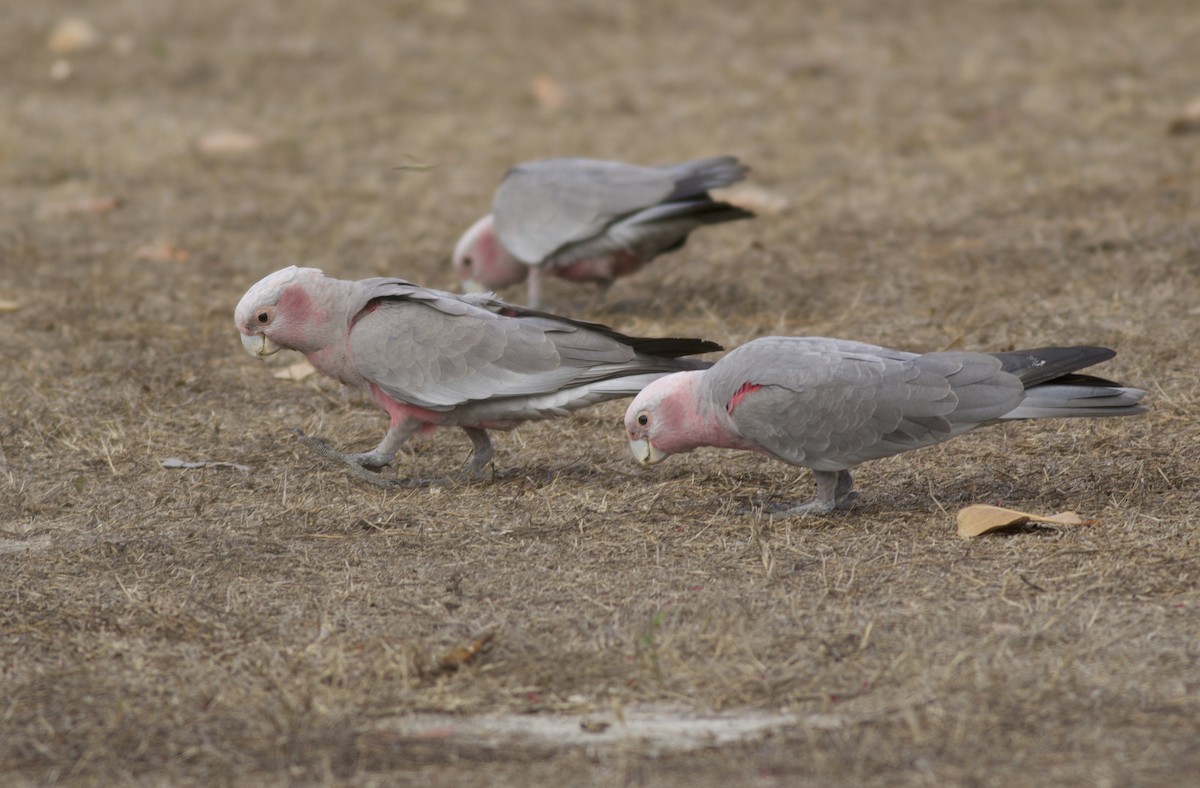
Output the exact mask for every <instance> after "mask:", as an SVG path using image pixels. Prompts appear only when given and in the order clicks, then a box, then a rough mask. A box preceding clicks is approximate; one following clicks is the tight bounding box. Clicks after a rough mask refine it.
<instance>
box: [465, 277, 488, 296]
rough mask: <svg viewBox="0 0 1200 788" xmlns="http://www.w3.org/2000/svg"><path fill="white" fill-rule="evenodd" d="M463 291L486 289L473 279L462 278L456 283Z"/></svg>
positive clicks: (475, 291) (472, 291) (482, 291)
mask: <svg viewBox="0 0 1200 788" xmlns="http://www.w3.org/2000/svg"><path fill="white" fill-rule="evenodd" d="M458 286H459V287H460V288H461V289H462V291H463V292H464V293H486V292H487V291H488V289H487V288H486V287H484V286H483V285H481V284H480V283H479V282H476V281H475V280H474V279H464V280H462V282H460V283H459V285H458Z"/></svg>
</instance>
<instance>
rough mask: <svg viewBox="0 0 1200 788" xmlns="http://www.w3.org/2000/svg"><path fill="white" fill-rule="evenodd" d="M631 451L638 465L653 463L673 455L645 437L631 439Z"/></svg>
mask: <svg viewBox="0 0 1200 788" xmlns="http://www.w3.org/2000/svg"><path fill="white" fill-rule="evenodd" d="M629 451H631V452H632V453H633V459H634V460H636V461H637V464H638V465H653V464H655V463H656V462H662V461H663V460H665V459H667V458H668V457H670V456H671V455H670V454H668V453H667V452H665V451H663V450H662V449H659V448H657V447H655V446H654V445H653V444H652V443H650V441H648V440H646V439H644V438H639V439H637V440H631V441H630V442H629Z"/></svg>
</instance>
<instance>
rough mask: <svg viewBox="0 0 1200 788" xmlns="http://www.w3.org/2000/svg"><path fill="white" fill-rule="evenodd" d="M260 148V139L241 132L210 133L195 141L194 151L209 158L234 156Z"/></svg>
mask: <svg viewBox="0 0 1200 788" xmlns="http://www.w3.org/2000/svg"><path fill="white" fill-rule="evenodd" d="M261 147H262V140H261V139H259V138H258V137H255V136H254V135H253V134H246V133H244V132H241V131H211V132H209V133H208V134H205V135H204V136H203V137H201V138H200V139H198V140H196V150H198V151H200V152H201V153H205V154H208V155H210V156H236V155H240V154H245V153H253V152H255V151H257V150H258V149H260V148H261Z"/></svg>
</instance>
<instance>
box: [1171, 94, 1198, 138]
mask: <svg viewBox="0 0 1200 788" xmlns="http://www.w3.org/2000/svg"><path fill="white" fill-rule="evenodd" d="M1195 131H1200V97H1197V98H1196V99H1194V100H1193V101H1192V103H1191V104H1188V105H1187V106H1186V107H1184V108H1183V112H1181V113H1179V114H1178V115H1176V116H1175V118H1174V119H1173V120H1172V121H1171V125H1169V126H1167V133H1168V134H1190V133H1192V132H1195Z"/></svg>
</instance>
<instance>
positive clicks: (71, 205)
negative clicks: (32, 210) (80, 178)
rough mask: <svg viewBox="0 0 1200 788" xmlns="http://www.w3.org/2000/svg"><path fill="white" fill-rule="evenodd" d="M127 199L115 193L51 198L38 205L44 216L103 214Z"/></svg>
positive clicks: (113, 209)
mask: <svg viewBox="0 0 1200 788" xmlns="http://www.w3.org/2000/svg"><path fill="white" fill-rule="evenodd" d="M124 202H125V200H124V198H122V197H118V196H117V195H115V194H110V195H106V196H103V197H77V198H70V199H62V200H50V201H48V202H44V203H42V204H41V205H40V206H38V214H39V215H40V216H43V217H53V216H69V215H71V214H80V213H91V214H95V215H97V216H102V215H104V214H106V213H111V212H112V211H115V210H116V209H117V208H120V207H121V205H122V203H124Z"/></svg>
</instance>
